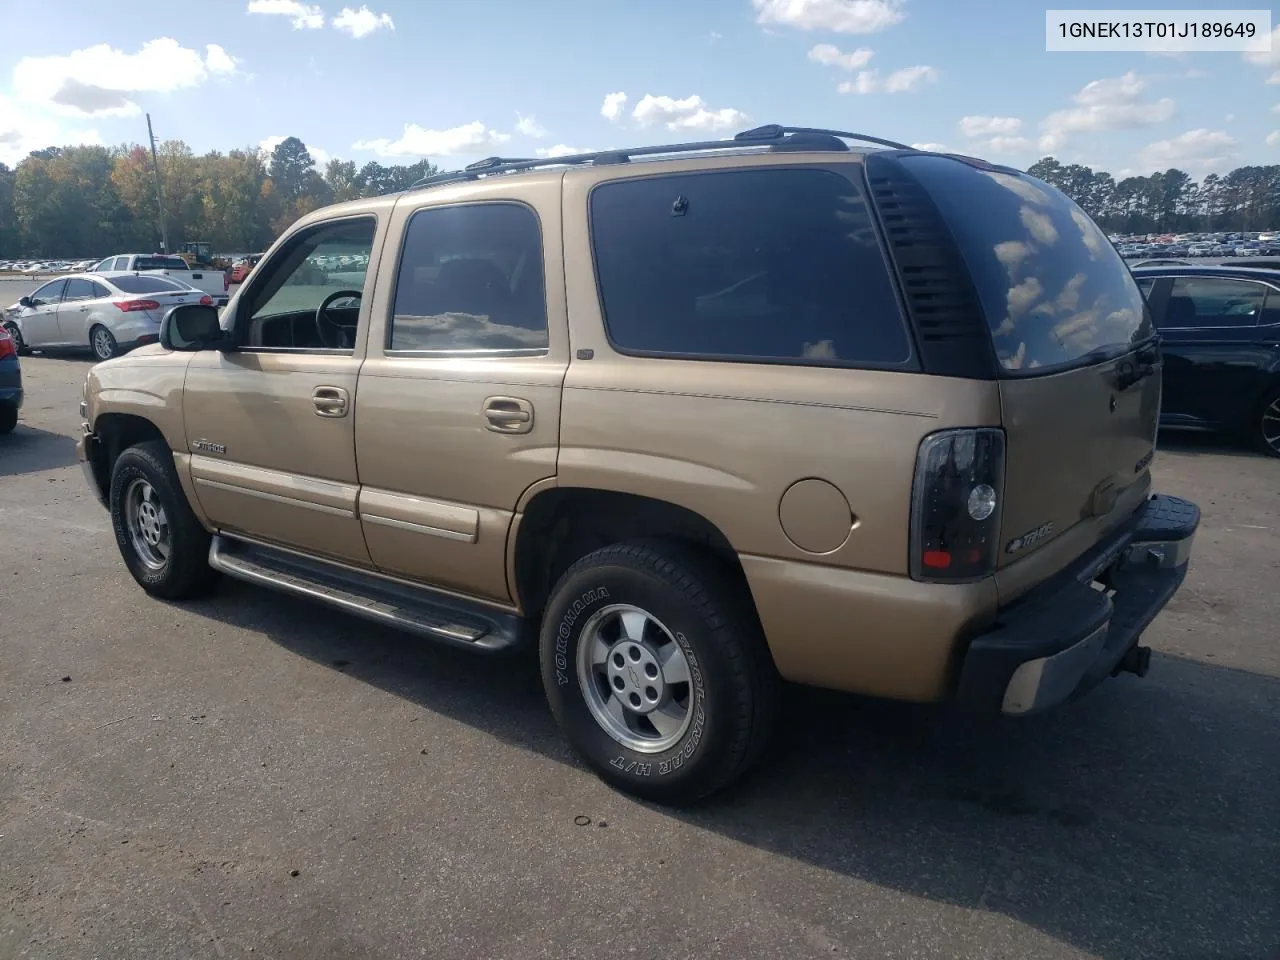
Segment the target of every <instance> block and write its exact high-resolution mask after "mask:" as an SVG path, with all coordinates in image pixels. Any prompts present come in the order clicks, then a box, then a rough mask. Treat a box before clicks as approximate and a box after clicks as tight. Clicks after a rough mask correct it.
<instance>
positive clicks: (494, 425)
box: [482, 397, 533, 433]
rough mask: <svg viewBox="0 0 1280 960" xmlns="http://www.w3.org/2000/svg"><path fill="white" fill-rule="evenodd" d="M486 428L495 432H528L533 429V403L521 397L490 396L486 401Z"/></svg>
mask: <svg viewBox="0 0 1280 960" xmlns="http://www.w3.org/2000/svg"><path fill="white" fill-rule="evenodd" d="M482 412H483V413H484V419H485V428H486V429H488V430H492V431H493V432H494V433H528V432H529V431H530V430H532V429H533V404H531V403H530V402H529V401H528V400H521V399H520V398H519V397H489V398H488V399H486V400H485V402H484V407H483V410H482Z"/></svg>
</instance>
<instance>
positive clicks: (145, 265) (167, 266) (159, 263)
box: [133, 257, 187, 270]
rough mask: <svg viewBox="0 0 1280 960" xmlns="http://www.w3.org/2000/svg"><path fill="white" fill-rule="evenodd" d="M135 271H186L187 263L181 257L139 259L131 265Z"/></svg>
mask: <svg viewBox="0 0 1280 960" xmlns="http://www.w3.org/2000/svg"><path fill="white" fill-rule="evenodd" d="M133 269H135V270H186V269H187V261H185V260H183V259H182V258H181V257H139V258H138V259H137V260H136V261H135V262H134V265H133Z"/></svg>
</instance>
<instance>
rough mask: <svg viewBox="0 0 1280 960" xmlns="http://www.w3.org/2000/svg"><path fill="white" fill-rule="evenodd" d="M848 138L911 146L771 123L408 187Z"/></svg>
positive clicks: (498, 160) (472, 167) (479, 169)
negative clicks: (721, 135)
mask: <svg viewBox="0 0 1280 960" xmlns="http://www.w3.org/2000/svg"><path fill="white" fill-rule="evenodd" d="M845 140H861V141H863V142H865V143H874V144H878V145H879V146H882V147H890V148H892V149H894V150H910V149H912V148H911V147H909V146H907V145H906V144H904V143H897V142H895V141H893V140H884V139H882V138H880V137H871V136H867V135H866V134H864V133H849V132H847V131H843V130H824V129H822V128H819V127H784V126H781V125H780V124H776V123H770V124H766V125H765V126H763V127H754V128H752V129H750V130H743V131H742V132H741V133H738V134H735V135H734V136H733V138H732V139H731V140H701V141H697V142H695V143H668V144H661V145H658V146H651V147H629V148H627V149H625V150H599V151H596V152H594V153H575V154H570V155H568V156H563V157H540V158H536V159H535V158H530V157H485V158H484V159H483V160H477V161H476V162H475V163H471V164H468V165H467V166H465V167H463V168H462V169H461V170H450V171H447V172H445V173H435V174H432V175H431V176H429V177H423V178H422V179H421V180H419V181H418V182H417V183H415V184H413V186H412V187H410V188H409V189H411V190H413V189H416V188H418V187H436V186H441V185H443V184H446V183H460V182H464V181H467V180H478V179H480V178H481V177H484V176H490V175H492V174H508V173H520V172H522V171H525V170H533V169H535V168H538V167H559V166H578V165H580V164H587V163H589V164H593V165H605V164H614V163H630V162H631V158H632V157H650V156H661V155H665V154H676V153H704V152H708V151H713V150H734V149H741V148H743V147H768V148H769V149H771V150H778V151H781V150H832V151H846V150H848V149H849V147H848V145H847V144H846V143H845V142H844V141H845Z"/></svg>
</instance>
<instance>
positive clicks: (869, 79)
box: [836, 65, 939, 93]
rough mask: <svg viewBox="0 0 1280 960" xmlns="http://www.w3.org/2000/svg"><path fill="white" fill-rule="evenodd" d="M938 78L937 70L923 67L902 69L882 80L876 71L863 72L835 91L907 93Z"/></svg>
mask: <svg viewBox="0 0 1280 960" xmlns="http://www.w3.org/2000/svg"><path fill="white" fill-rule="evenodd" d="M938 76H939V74H938V71H937V69H935V68H934V67H926V66H924V65H920V66H915V67H903V68H902V69H901V70H895V71H893V73H891V74H889V75H888V76H886V77H883V78H882V77H881V76H880V72H879V71H878V70H863V71H861V72H860V73H859V74H858V75H857V76H856V77H854V78H853V79H852V80H846V81H845V82H844V83H842V84H840V86H838V87H836V89H837V90H839V91H840V92H841V93H909V92H910V91H912V90H916V89H919V87H920V86H921V85H923V84H925V83H935V82H937V79H938Z"/></svg>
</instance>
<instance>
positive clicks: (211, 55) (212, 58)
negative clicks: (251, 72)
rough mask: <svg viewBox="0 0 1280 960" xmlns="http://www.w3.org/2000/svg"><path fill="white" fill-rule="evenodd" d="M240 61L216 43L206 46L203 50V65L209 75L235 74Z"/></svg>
mask: <svg viewBox="0 0 1280 960" xmlns="http://www.w3.org/2000/svg"><path fill="white" fill-rule="evenodd" d="M239 62H240V61H239V60H237V59H236V58H235V57H233V56H231V54H229V53H227V51H226V50H224V49H222V47H220V46H218V45H217V44H216V43H210V44H206V45H205V48H204V65H205V66H206V67H208V69H209V72H210V73H235V72H236V65H237V64H238V63H239Z"/></svg>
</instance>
